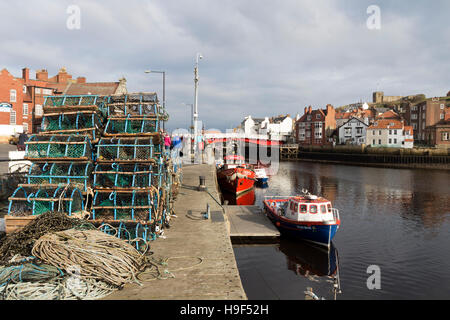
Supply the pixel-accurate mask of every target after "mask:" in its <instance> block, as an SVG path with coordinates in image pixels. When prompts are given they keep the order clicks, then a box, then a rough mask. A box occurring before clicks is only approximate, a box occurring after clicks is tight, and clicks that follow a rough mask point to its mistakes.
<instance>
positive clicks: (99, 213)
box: [92, 190, 158, 221]
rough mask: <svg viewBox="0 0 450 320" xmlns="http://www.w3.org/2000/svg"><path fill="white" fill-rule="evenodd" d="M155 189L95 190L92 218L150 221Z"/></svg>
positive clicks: (153, 207) (154, 201)
mask: <svg viewBox="0 0 450 320" xmlns="http://www.w3.org/2000/svg"><path fill="white" fill-rule="evenodd" d="M157 201H158V197H157V194H156V192H155V191H153V190H150V191H138V190H127V191H121V192H117V191H113V192H110V191H102V190H95V195H94V200H93V206H92V218H93V219H94V220H125V221H150V220H152V219H153V216H152V212H153V211H154V210H156V208H157V203H158V202H157Z"/></svg>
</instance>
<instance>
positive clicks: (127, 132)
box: [104, 116, 160, 136]
mask: <svg viewBox="0 0 450 320" xmlns="http://www.w3.org/2000/svg"><path fill="white" fill-rule="evenodd" d="M159 126H160V121H159V119H158V117H146V116H143V117H141V116H139V117H130V116H127V117H114V118H112V117H110V118H108V122H107V123H106V126H105V130H104V136H132V135H135V136H144V135H155V134H159V133H158V131H159Z"/></svg>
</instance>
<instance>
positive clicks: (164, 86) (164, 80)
mask: <svg viewBox="0 0 450 320" xmlns="http://www.w3.org/2000/svg"><path fill="white" fill-rule="evenodd" d="M145 73H162V75H163V109H164V111H166V72H165V71H156V70H145ZM164 127H165V126H164V121H163V130H164Z"/></svg>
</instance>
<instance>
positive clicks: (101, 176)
mask: <svg viewBox="0 0 450 320" xmlns="http://www.w3.org/2000/svg"><path fill="white" fill-rule="evenodd" d="M161 167H162V166H161V165H160V164H139V163H135V164H116V163H113V164H97V165H96V167H95V170H94V172H93V174H94V185H93V186H94V188H96V189H114V188H132V189H133V188H149V187H151V186H159V185H160V184H161V173H160V171H161V170H162V168H161Z"/></svg>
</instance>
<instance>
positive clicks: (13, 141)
mask: <svg viewBox="0 0 450 320" xmlns="http://www.w3.org/2000/svg"><path fill="white" fill-rule="evenodd" d="M19 135H20V133H15V134H13V135H12V136H11V137H9V139H8V142H9V144H17V143H18V142H19Z"/></svg>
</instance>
